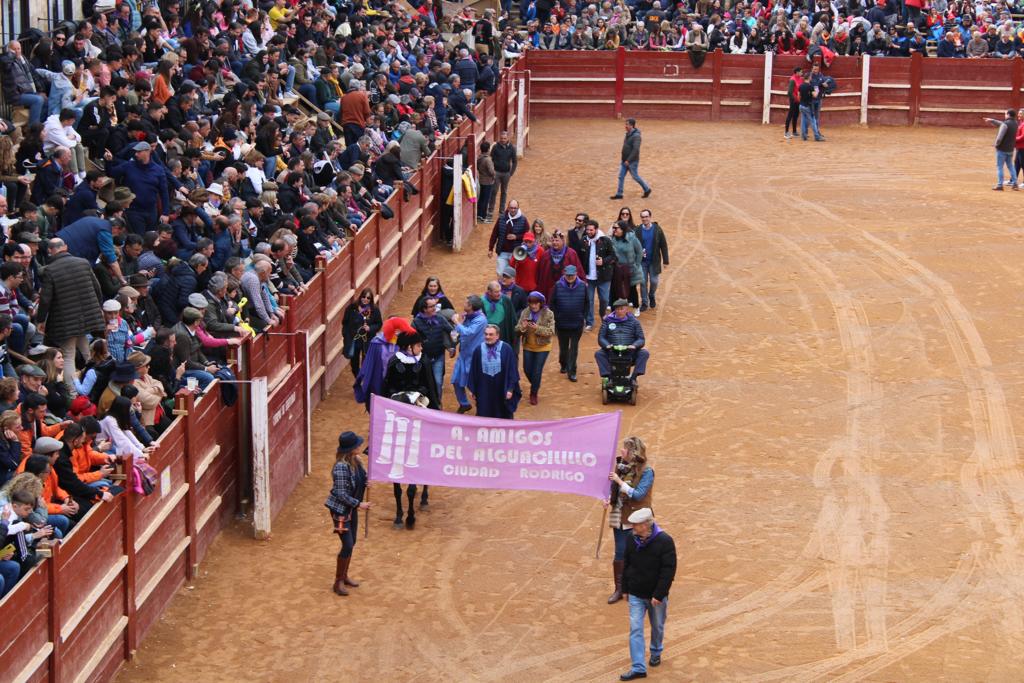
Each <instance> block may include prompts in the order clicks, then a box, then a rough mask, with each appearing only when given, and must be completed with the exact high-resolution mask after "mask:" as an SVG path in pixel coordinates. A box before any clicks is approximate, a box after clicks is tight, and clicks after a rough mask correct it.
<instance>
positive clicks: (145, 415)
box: [128, 352, 167, 429]
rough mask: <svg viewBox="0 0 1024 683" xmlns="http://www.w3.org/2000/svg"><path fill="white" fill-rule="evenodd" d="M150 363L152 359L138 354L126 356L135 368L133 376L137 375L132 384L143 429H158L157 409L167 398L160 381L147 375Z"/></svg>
mask: <svg viewBox="0 0 1024 683" xmlns="http://www.w3.org/2000/svg"><path fill="white" fill-rule="evenodd" d="M151 361H152V358H150V357H149V356H147V355H146V354H144V353H140V352H135V353H133V354H131V355H129V356H128V362H129V363H131V364H132V365H134V366H135V374H136V375H138V377H137V378H136V380H135V381H134V382H133V383H132V384H134V385H135V388H136V389H138V390H139V402H140V403H141V404H142V424H143V426H145V427H157V428H158V429H159V424H160V422H162V421H163V420H161V419H158V418H157V412H158V411H157V409H158V408H160V407H161V406H160V403H161V402H162V401H163V400H164V399H165V398H167V392H166V391H165V390H164V385H163V384H162V383H161V382H160V380H158V379H157V378H155V377H153V375H151V374H149V364H150V362H151ZM160 412H161V413H162V412H163V410H162V409H161V410H160ZM161 417H162V416H161Z"/></svg>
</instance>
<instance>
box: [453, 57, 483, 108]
mask: <svg viewBox="0 0 1024 683" xmlns="http://www.w3.org/2000/svg"><path fill="white" fill-rule="evenodd" d="M452 71H453V72H454V73H456V74H458V75H459V79H460V80H461V81H462V87H463V88H465V89H467V90H469V91H470V92H471V93H475V92H476V81H477V79H478V78H480V69H479V67H478V66H477V64H476V61H475V60H474V59H473V58H472V57H470V56H469V50H467V49H466V48H462V49H460V50H459V58H458V60H456V62H455V64H453V65H452ZM470 97H472V95H470Z"/></svg>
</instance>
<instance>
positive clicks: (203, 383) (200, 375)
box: [182, 370, 213, 390]
mask: <svg viewBox="0 0 1024 683" xmlns="http://www.w3.org/2000/svg"><path fill="white" fill-rule="evenodd" d="M189 377H195V378H196V381H197V382H199V389H200V390H204V389H206V387H207V386H209V384H210V382H212V381H213V375H211V374H210V373H208V372H207V371H206V370H186V371H185V375H184V376H183V377H182V383H183V384H184V383H185V381H186V380H188V378H189Z"/></svg>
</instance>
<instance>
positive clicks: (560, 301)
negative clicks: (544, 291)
mask: <svg viewBox="0 0 1024 683" xmlns="http://www.w3.org/2000/svg"><path fill="white" fill-rule="evenodd" d="M548 307H549V308H550V309H551V312H552V313H553V314H554V316H555V335H557V336H558V367H559V371H560V372H561V373H562V374H563V375H569V381H570V382H575V381H576V357H577V356H578V355H579V353H580V337H582V336H583V324H584V322H585V316H586V312H587V285H586V283H585V282H583V280H580V279H579V277H578V276H577V274H576V266H566V267H565V269H564V270H563V271H562V277H561V278H560V279H559V280H558V282H556V283H555V286H554V287H552V288H551V300H550V301H549V302H548Z"/></svg>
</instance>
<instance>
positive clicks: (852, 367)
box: [560, 199, 888, 679]
mask: <svg viewBox="0 0 1024 683" xmlns="http://www.w3.org/2000/svg"><path fill="white" fill-rule="evenodd" d="M709 205H710V203H709ZM717 205H718V206H721V207H723V208H725V210H726V211H728V212H729V213H730V214H731V215H732V216H733V217H735V218H736V219H738V220H740V222H742V223H744V224H745V225H747V226H748V227H749V228H751V229H752V230H754V231H755V232H757V233H758V234H760V235H762V236H763V237H764V238H766V240H767V241H768V242H770V243H774V244H775V245H776V246H777V247H779V248H780V251H782V252H783V253H784V254H787V255H790V256H793V257H795V258H796V259H797V261H798V262H799V263H800V264H801V266H802V267H803V268H804V269H805V270H806V271H807V272H808V273H809V275H810V276H811V277H812V279H813V280H814V281H815V282H816V283H817V284H818V285H819V287H820V288H821V289H822V290H823V291H824V292H825V294H826V296H827V297H828V299H829V301H830V303H831V305H832V308H833V311H834V313H835V318H836V325H837V327H838V329H839V333H840V338H841V340H842V346H843V351H844V356H845V357H846V360H847V365H848V367H849V370H848V373H847V397H846V398H847V404H848V412H847V421H846V425H845V426H846V433H845V435H844V436H842V437H840V438H839V439H837V441H836V442H835V443H834V444H833V446H832V448H830V449H828V451H827V452H826V453H825V454H824V455H823V458H824V459H825V460H827V461H831V460H832V459H833V458H838V459H840V460H841V461H842V463H843V466H844V469H845V477H846V479H847V482H846V483H847V486H846V489H845V491H844V492H839V491H836V490H834V487H833V489H830V490H829V491H827V492H826V501H825V503H823V506H822V514H821V515H820V519H819V523H818V525H817V530H816V534H815V535H814V536H812V538H811V540H810V541H809V542H808V544H807V547H806V548H805V551H804V553H803V554H802V556H803V564H805V565H806V564H812V563H813V562H814V560H815V558H816V557H817V556H818V555H824V556H825V557H826V559H828V560H830V561H831V562H832V567H831V568H830V569H829V571H828V573H827V580H826V574H823V573H821V572H816V571H810V575H809V576H808V575H807V574H808V570H807V569H805V568H803V567H801V566H799V565H798V563H794V564H793V565H791V566H790V568H789V569H788V570H787V571H786V572H784V573H783V574H782V575H780V576H779V577H777V578H776V580H775V581H774V582H772V584H778V585H777V586H773V588H774V590H770V591H768V590H765V589H764V588H767V586H768V585H766V586H765V587H764V588H762V589H760V590H758V591H755V592H754V593H751V594H749V595H748V596H745V597H744V598H741V599H740V600H739V601H736V602H734V603H732V605H730V606H728V607H726V608H723V609H721V610H716V612H713V613H711V615H717V616H718V617H719V618H717V619H714V620H713V621H711V622H710V623H714V621H720V620H721V619H722V618H730V617H734V616H735V617H736V618H732V619H731V620H730V621H728V622H727V623H724V624H721V625H719V626H717V627H714V628H711V629H707V630H702V631H700V632H699V633H698V632H697V629H698V628H702V627H703V626H705V625H709V623H708V617H710V615H701V616H700V617H696V618H691V619H686V620H683V621H682V622H671V621H670V622H669V625H668V627H667V629H666V638H665V643H666V649H668V648H671V651H672V652H675V653H678V652H685V651H687V650H690V649H694V648H696V647H699V646H701V645H705V644H708V643H710V642H714V641H716V640H718V639H720V638H723V637H726V636H728V635H732V634H734V633H737V632H740V631H743V630H745V629H748V628H750V627H752V626H754V625H755V624H758V623H761V622H763V621H764V620H766V619H768V618H770V617H771V616H772V615H774V614H776V613H777V612H779V611H781V610H782V609H784V608H785V607H788V606H789V605H791V604H794V603H795V602H796V601H798V600H799V599H801V598H803V597H805V596H806V595H809V594H811V593H813V592H815V591H817V590H819V589H820V588H822V587H824V586H825V585H826V583H828V584H829V585H830V587H831V588H832V597H833V614H834V622H835V630H836V640H837V645H838V646H839V647H841V648H844V647H845V648H847V649H849V648H854V647H856V640H857V638H856V619H855V613H856V608H857V605H858V604H863V605H864V622H865V632H866V637H867V640H868V642H869V643H871V644H872V646H873V647H884V645H885V642H886V619H885V616H886V614H885V587H886V584H885V575H886V571H887V565H888V535H887V533H886V522H887V520H888V508H887V507H886V506H885V503H884V500H883V499H882V496H881V491H880V487H879V485H878V480H877V476H876V475H875V474H874V471H873V469H872V463H873V461H874V460H876V459H877V457H878V449H879V439H880V436H879V432H880V422H881V420H880V409H881V408H880V406H881V400H880V398H881V385H879V384H878V383H877V382H875V380H874V379H873V370H872V368H873V363H874V355H873V352H872V349H871V337H870V327H869V325H868V321H867V315H866V313H865V312H864V309H863V307H862V306H861V305H860V304H859V302H857V301H856V299H854V297H853V296H852V295H851V294H850V293H849V292H848V291H847V290H846V289H845V287H844V286H843V285H842V282H841V281H840V280H839V278H838V276H837V275H836V274H835V273H834V272H833V271H832V270H831V269H830V268H828V267H827V266H826V265H825V264H824V263H822V262H821V261H820V260H819V259H817V258H816V257H814V256H813V255H811V254H810V253H808V252H807V251H806V250H804V249H803V248H802V247H800V246H799V245H798V244H796V243H795V242H793V241H792V240H790V239H788V238H786V237H785V236H783V235H780V234H778V233H774V232H772V231H770V230H769V229H768V228H766V227H765V226H764V225H763V223H762V222H760V221H759V220H757V219H755V218H753V217H751V216H749V215H748V214H747V213H746V212H744V211H743V210H741V209H739V208H738V207H736V206H734V205H732V204H730V203H728V202H726V201H724V200H721V199H719V200H718V201H717ZM831 469H832V468H831V467H827V468H824V469H823V470H822V471H823V472H824V473H825V475H829V474H830V472H831ZM828 480H830V476H826V477H825V478H824V479H823V480H822V482H824V481H828ZM830 499H831V500H832V501H834V502H833V503H832V504H829V502H828V501H829V500H830ZM865 521H866V522H867V524H868V525H869V526H870V530H871V535H870V537H869V538H867V540H865V537H866V536H867V534H866V533H865V530H864V527H865ZM814 550H816V551H817V552H813V551H814ZM861 574H863V576H861ZM769 585H771V584H769ZM869 594H870V595H869ZM731 607H734V608H739V609H738V610H736V611H733V610H731V609H730V608H731ZM687 634H692V637H686V636H687ZM620 662H621V655H620V654H618V653H614V654H609V655H607V656H605V657H601V658H599V659H597V660H593V661H591V662H588V663H587V664H584V665H582V666H579V667H576V668H574V669H571V670H569V671H565V672H562V674H561V676H560V677H566V678H577V679H586V678H592V677H595V676H597V675H601V674H605V673H608V672H609V671H610V668H611V667H614V666H615V665H616V664H617V663H620Z"/></svg>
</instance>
